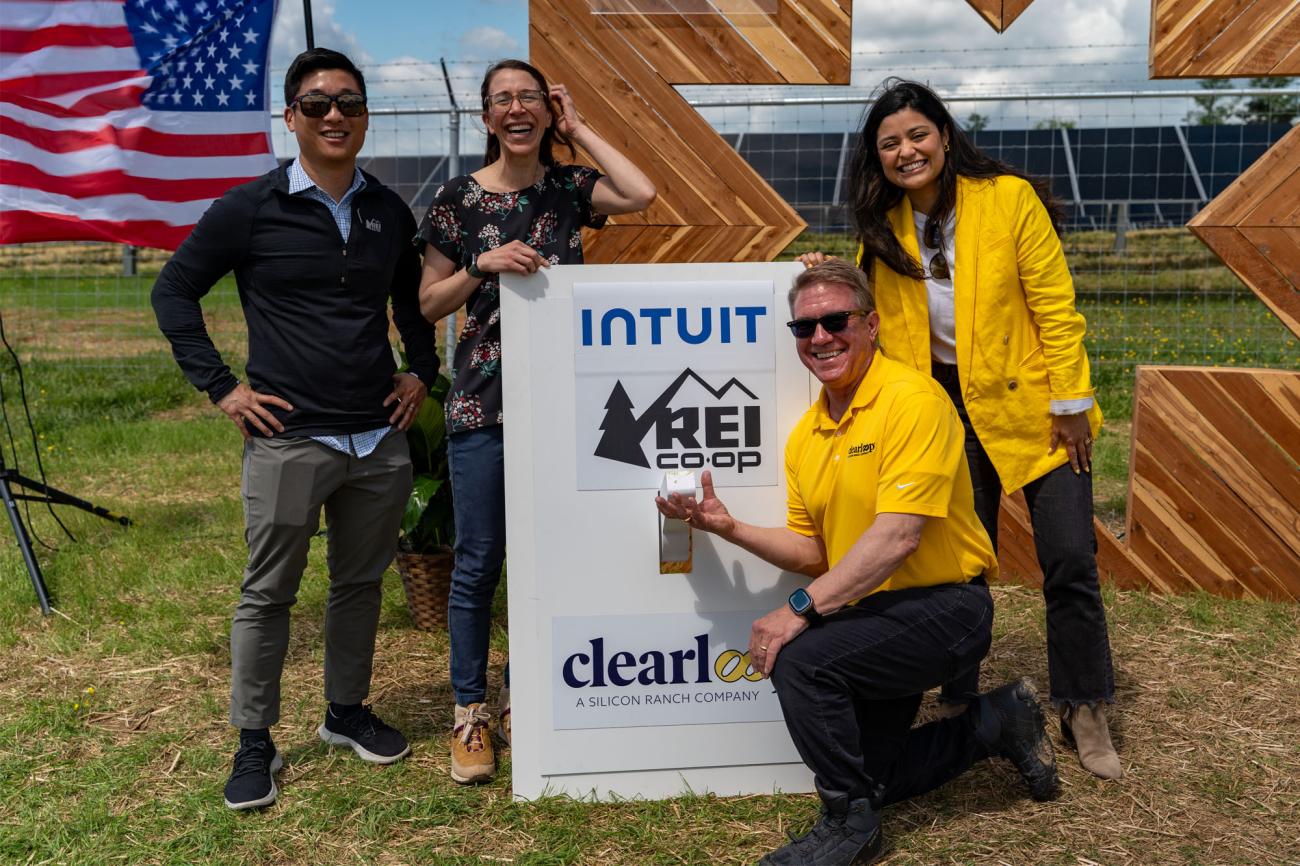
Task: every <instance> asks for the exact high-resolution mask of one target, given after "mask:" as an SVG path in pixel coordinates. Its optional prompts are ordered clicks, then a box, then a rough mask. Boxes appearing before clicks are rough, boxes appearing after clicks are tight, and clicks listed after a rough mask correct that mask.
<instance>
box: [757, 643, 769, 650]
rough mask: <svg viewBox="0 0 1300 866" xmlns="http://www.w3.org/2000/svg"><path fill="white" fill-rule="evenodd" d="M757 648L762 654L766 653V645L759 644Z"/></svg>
mask: <svg viewBox="0 0 1300 866" xmlns="http://www.w3.org/2000/svg"><path fill="white" fill-rule="evenodd" d="M758 648H759V649H761V650H762V651H763V652H767V644H765V643H761V644H759V645H758Z"/></svg>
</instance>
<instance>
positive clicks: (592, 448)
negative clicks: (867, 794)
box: [501, 262, 814, 798]
mask: <svg viewBox="0 0 1300 866" xmlns="http://www.w3.org/2000/svg"><path fill="white" fill-rule="evenodd" d="M802 269H803V266H802V265H800V264H798V263H795V262H786V263H781V264H770V263H768V264H717V265H711V264H704V265H700V264H689V265H685V264H683V265H582V266H578V265H557V266H555V267H552V268H545V269H543V270H541V271H539V272H538V273H536V274H532V275H530V276H519V275H513V274H503V275H502V281H501V283H502V293H501V326H502V346H503V349H502V352H503V358H502V393H503V397H504V401H505V417H506V418H507V419H509V420H508V421H507V422H506V425H505V471H506V531H507V534H508V536H509V538H510V548H509V572H508V573H509V577H508V580H509V595H510V665H511V714H512V720H513V731H512V738H511V746H510V750H511V753H510V764H511V772H512V781H513V784H514V792H515V796H517V797H524V798H532V797H539V796H542V795H544V794H565V793H567V794H570V795H573V796H580V797H593V796H594V797H670V796H676V795H678V794H681V793H682V792H684V791H694V792H697V793H704V792H712V793H716V794H719V795H731V794H744V793H771V792H772V791H775V790H783V791H810V790H812V787H813V786H812V774H811V773H810V772H809V771H808V769H807V767H805V766H804V764H803V763H802V762H801V761H800V760H799V755H798V753H797V752H796V750H795V748H794V745H793V744H792V743H791V742H790V736H789V734H788V733H787V731H786V727H785V722H784V720H783V719H782V716H781V712H780V706H779V705H778V703H777V700H776V695H775V694H773V691H772V684H771V683H770V682H769V681H767V680H762V679H761V678H757V674H755V673H754V671H753V670H752V669H751V668H750V667H749V665H748V660H747V659H745V658H744V653H745V650H746V648H747V646H748V642H749V629H750V625H751V624H752V622H753V620H754V619H755V618H756V617H757V616H759V615H762V614H764V613H766V612H769V611H772V610H774V609H776V608H777V607H778V606H780V605H782V604H784V603H785V599H786V597H787V596H788V595H789V594H790V592H791V591H792V590H793V589H794V588H795V587H797V586H803V585H806V583H807V579H806V578H804V577H802V576H800V575H794V574H788V573H785V572H782V571H780V570H779V569H777V568H774V567H773V566H772V565H770V564H768V563H766V562H763V561H762V560H760V559H759V558H758V557H756V556H754V555H753V554H750V553H747V552H746V551H744V550H742V549H741V548H739V547H736V546H734V545H731V544H727V543H725V542H722V541H719V540H718V539H716V538H714V537H713V536H711V535H709V534H707V533H702V532H699V531H693V532H692V536H691V543H690V548H689V558H690V562H691V570H690V572H688V573H680V574H679V573H673V574H661V573H660V552H661V551H660V528H659V527H660V520H659V513H658V512H657V511H656V510H655V506H654V497H655V494H656V493H657V492H658V491H659V489H660V485H661V483H662V482H663V476H664V474H665V473H666V472H669V471H671V469H675V468H677V467H676V466H671V464H674V463H680V462H688V463H689V462H691V461H694V460H700V461H702V464H703V465H701V466H699V467H697V468H696V469H694V470H690V471H694V472H696V474H697V475H698V474H699V473H700V472H701V471H702V470H703V469H712V471H713V477H714V479H715V484H716V485H717V489H718V492H719V494H720V495H721V496H722V497H723V498H724V500H725V501H726V503H727V506H728V508H730V509H731V512H732V513H733V514H735V515H736V516H737V517H738V518H740V519H742V520H746V521H749V522H752V523H756V524H759V525H766V526H780V525H782V524H783V523H784V522H785V498H786V497H785V477H784V476H785V473H784V471H783V465H782V463H783V461H782V456H783V454H784V445H785V438H786V436H788V435H789V431H790V430H791V428H793V426H794V424H795V422H796V421H797V420H798V419H799V416H800V415H802V414H803V412H804V411H805V410H806V409H807V408H808V405H809V403H810V402H811V399H812V394H813V393H814V391H813V388H812V387H811V385H810V379H809V376H808V372H807V370H805V369H804V368H803V365H802V364H800V363H799V359H798V356H797V355H796V353H795V349H794V340H793V338H792V337H791V336H790V333H789V331H788V330H787V329H786V328H784V327H782V323H783V322H784V321H785V320H786V319H787V318H789V314H788V306H787V304H786V292H787V290H788V288H789V286H790V283H791V281H792V280H793V278H794V277H795V276H796V275H797V274H798V273H799V272H800V271H801V270H802ZM706 309H707V310H709V312H708V313H707V317H708V318H707V323H708V324H707V327H706V325H705V322H706V318H705V316H706V313H705V312H704V311H705V310H706ZM620 310H621V311H622V312H618V311H620ZM584 311H586V312H584ZM665 311H667V312H665ZM724 311H725V313H724ZM687 369H690V370H691V372H692V373H693V374H694V376H689V375H688V376H687V378H686V379H684V380H683V381H682V383H681V385H680V387H677V388H676V390H674V391H672V392H671V393H670V394H668V396H667V397H665V398H664V401H665V407H664V409H663V411H664V412H666V413H669V415H670V416H671V417H672V419H673V420H671V421H669V422H668V423H667V426H663V425H661V423H660V422H661V420H662V417H663V416H662V415H656V416H655V417H654V423H653V424H652V423H650V421H651V418H650V417H647V416H646V412H647V411H648V410H649V409H650V407H651V406H653V405H654V404H655V403H656V401H657V400H658V399H659V398H660V397H661V396H662V395H664V394H665V393H667V392H669V390H670V386H671V385H672V384H673V383H674V382H675V380H676V379H677V377H679V376H681V375H682V374H683V373H684V372H685V371H686V370H687ZM695 377H698V380H697V379H696V378H695ZM701 380H702V381H701ZM733 380H734V382H733ZM728 383H732V384H730V385H728ZM620 384H621V386H622V391H623V392H624V393H625V394H626V396H627V403H628V404H630V406H625V407H624V409H625V411H624V412H623V414H622V416H621V423H627V422H628V420H629V418H630V419H631V422H632V424H631V425H630V429H631V431H632V432H631V434H630V435H629V436H628V437H626V439H624V440H623V446H627V443H628V442H629V441H630V442H632V443H634V444H635V445H637V446H638V447H639V449H640V451H641V453H642V454H643V456H644V462H645V463H648V464H649V466H645V465H632V464H631V463H627V462H624V461H621V460H615V459H612V458H610V457H608V456H603V457H602V456H598V455H597V453H596V452H597V449H598V448H599V447H600V443H601V440H602V437H603V435H604V432H605V431H603V430H602V429H601V426H602V423H603V422H604V420H605V415H606V414H607V412H608V410H607V406H606V404H608V403H609V402H610V396H611V395H612V394H613V393H614V392H615V390H616V386H617V385H620ZM741 386H743V388H744V389H745V390H747V391H748V392H750V394H752V398H751V396H750V395H749V394H745V393H744V391H742V390H741ZM755 410H756V411H757V414H758V419H757V420H756V421H753V420H750V418H751V415H752V412H753V411H755ZM747 413H751V415H747ZM611 420H612V419H611ZM606 426H608V425H606ZM638 427H641V428H644V429H643V430H642V431H641V435H639V436H638V435H637V428H638ZM656 428H659V429H656ZM661 432H662V435H663V437H664V439H666V444H665V443H661V440H660V434H661ZM691 437H693V441H691ZM696 444H698V446H699V447H698V448H696V447H694V446H695V445H696ZM661 446H662V447H661ZM620 447H622V446H620ZM628 450H629V451H631V447H630V446H629V447H628ZM739 452H755V453H757V454H758V455H759V456H758V459H757V461H756V462H754V465H752V466H751V465H748V464H749V462H751V461H750V460H749V458H746V459H745V461H743V462H744V463H745V464H746V465H745V466H744V471H743V472H742V471H741V467H740V466H739V465H735V466H727V465H725V464H726V463H727V458H726V457H720V456H719V455H722V454H726V453H737V454H738V453H739ZM685 455H698V457H689V458H686V457H685ZM735 462H736V463H737V464H739V463H741V462H742V461H741V460H740V459H739V457H738V458H737V460H736V461H735ZM670 466H671V469H670V468H668V467H670Z"/></svg>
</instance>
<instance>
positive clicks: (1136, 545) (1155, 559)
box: [1125, 489, 1241, 598]
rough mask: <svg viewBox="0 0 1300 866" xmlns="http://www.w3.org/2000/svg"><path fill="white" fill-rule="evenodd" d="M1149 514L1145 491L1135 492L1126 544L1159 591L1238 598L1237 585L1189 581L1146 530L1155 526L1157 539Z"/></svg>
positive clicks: (1239, 591) (1238, 588) (1154, 523)
mask: <svg viewBox="0 0 1300 866" xmlns="http://www.w3.org/2000/svg"><path fill="white" fill-rule="evenodd" d="M1150 514H1151V508H1150V506H1149V505H1148V499H1147V496H1146V492H1145V490H1143V489H1138V490H1136V491H1135V495H1134V497H1133V511H1132V515H1133V528H1132V531H1131V532H1129V534H1128V536H1127V537H1126V539H1125V540H1126V541H1127V543H1128V548H1129V550H1130V551H1132V553H1133V555H1134V556H1135V557H1137V558H1138V559H1139V560H1140V561H1141V562H1142V563H1143V564H1144V565H1146V567H1147V568H1148V570H1150V571H1151V572H1152V573H1153V574H1154V575H1157V579H1158V580H1159V581H1161V583H1162V584H1163V586H1162V587H1161V589H1162V591H1164V592H1167V593H1187V592H1196V591H1197V590H1202V589H1203V590H1206V591H1208V592H1213V593H1214V594H1216V595H1227V596H1229V597H1232V598H1236V597H1240V595H1241V586H1240V584H1238V583H1237V582H1236V581H1226V582H1224V583H1223V585H1222V586H1220V584H1219V583H1218V582H1214V581H1211V582H1210V584H1209V585H1208V586H1205V585H1202V584H1200V583H1197V582H1196V581H1194V580H1192V578H1191V576H1190V575H1189V574H1188V573H1187V572H1186V571H1184V570H1183V568H1182V566H1181V565H1180V564H1179V563H1178V561H1176V560H1175V559H1174V558H1173V557H1172V556H1170V555H1169V554H1168V553H1166V552H1165V549H1164V548H1163V547H1162V546H1161V545H1160V544H1159V543H1158V542H1157V540H1156V537H1155V536H1153V535H1152V533H1151V531H1150V529H1149V527H1150V526H1156V527H1157V531H1156V535H1158V534H1159V522H1158V521H1156V520H1154V518H1153V519H1151V520H1148V519H1147V518H1148V516H1149V515H1150Z"/></svg>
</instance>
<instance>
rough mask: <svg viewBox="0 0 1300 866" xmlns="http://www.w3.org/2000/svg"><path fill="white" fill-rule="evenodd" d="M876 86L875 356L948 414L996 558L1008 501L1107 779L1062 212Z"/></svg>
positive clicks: (1093, 413) (1084, 404)
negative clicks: (925, 374) (926, 387)
mask: <svg viewBox="0 0 1300 866" xmlns="http://www.w3.org/2000/svg"><path fill="white" fill-rule="evenodd" d="M882 88H883V92H882V93H881V95H880V97H879V98H878V99H877V100H876V101H875V103H874V104H873V105H872V106H871V108H870V110H869V111H868V112H867V116H866V120H865V121H864V123H863V128H862V135H861V137H860V139H859V141H858V145H857V149H856V151H855V153H854V155H853V161H852V165H851V167H850V176H849V189H850V195H851V196H852V200H851V209H852V212H853V220H854V224H855V227H856V228H857V231H858V235H859V239H860V241H861V247H860V249H859V253H858V261H859V264H860V265H861V267H862V268H863V269H864V270H866V271H867V273H868V274H870V275H871V278H872V282H873V283H874V287H875V292H876V302H877V304H878V306H879V310H880V321H881V327H880V344H881V348H882V350H883V351H884V352H885V354H886V355H888V356H889V357H891V358H893V359H895V360H898V361H903V362H904V363H908V364H911V365H913V366H915V367H916V368H917V369H922V370H929V371H931V373H932V375H933V376H934V377H935V378H936V379H937V380H938V381H939V382H941V383H942V384H943V386H944V388H945V390H947V392H948V394H949V396H950V397H951V398H952V401H953V403H955V404H956V406H957V410H958V414H959V415H960V417H961V419H962V422H963V423H964V424H965V426H966V455H967V461H968V463H969V465H970V471H971V477H972V480H973V481H974V485H973V486H974V490H975V507H976V511H977V513H978V514H979V516H980V521H981V522H982V523H983V524H984V527H985V529H986V530H988V533H989V537H990V538H991V539H992V540H993V544H994V547H995V549H996V546H997V538H998V524H997V521H998V506H999V500H1000V498H1001V494H1002V491H1003V490H1005V491H1006V492H1007V493H1012V492H1014V491H1016V490H1023V491H1024V494H1025V502H1026V504H1027V505H1028V507H1029V514H1030V520H1031V522H1032V524H1033V530H1034V544H1035V547H1036V549H1037V554H1038V561H1039V564H1040V565H1041V566H1042V570H1043V595H1044V598H1045V600H1046V605H1047V661H1048V673H1049V678H1050V680H1051V697H1052V703H1053V704H1054V705H1055V706H1056V707H1057V709H1058V711H1059V713H1060V717H1061V728H1062V732H1063V733H1064V735H1065V737H1066V739H1067V741H1070V742H1072V743H1073V744H1075V745H1076V747H1077V749H1078V753H1079V760H1080V763H1082V764H1083V766H1084V767H1085V768H1087V769H1088V770H1089V771H1090V772H1092V773H1093V774H1095V775H1097V776H1100V777H1102V778H1106V779H1116V778H1119V777H1120V776H1121V774H1122V770H1121V767H1120V763H1119V757H1118V756H1117V755H1116V753H1115V749H1114V746H1113V745H1112V743H1111V738H1110V731H1109V726H1108V723H1107V719H1106V710H1105V705H1106V704H1109V703H1113V701H1114V696H1115V686H1114V674H1113V672H1112V666H1111V655H1110V643H1109V639H1108V637H1107V634H1106V613H1105V610H1104V608H1103V606H1102V601H1101V593H1100V589H1099V587H1098V581H1097V564H1096V537H1095V535H1094V534H1093V509H1092V474H1091V471H1092V443H1093V439H1094V437H1095V436H1096V435H1097V432H1098V430H1099V429H1100V426H1101V420H1102V419H1101V412H1100V410H1099V408H1098V406H1097V402H1096V399H1095V397H1094V389H1093V385H1092V380H1091V374H1090V371H1089V365H1088V355H1087V352H1086V351H1085V350H1084V345H1083V336H1084V319H1083V316H1082V315H1080V314H1079V312H1078V310H1077V309H1076V308H1075V304H1074V285H1073V282H1072V281H1071V279H1070V271H1069V268H1068V267H1067V265H1066V262H1065V254H1064V252H1063V250H1062V249H1061V241H1060V237H1059V230H1060V220H1061V216H1062V210H1061V207H1060V205H1059V204H1058V203H1057V202H1056V201H1055V199H1054V198H1053V197H1052V194H1051V191H1050V189H1049V187H1048V185H1047V183H1046V182H1044V181H1042V180H1038V179H1035V178H1031V177H1028V176H1027V175H1025V174H1024V173H1023V172H1021V171H1019V170H1017V169H1015V168H1013V167H1011V166H1010V165H1007V164H1006V163H1003V162H1000V161H998V160H996V159H993V158H992V157H990V156H988V155H986V154H984V153H982V152H981V151H980V150H979V149H978V148H976V147H975V146H974V144H972V143H971V141H970V139H969V138H968V137H967V136H966V135H965V133H963V132H962V130H961V129H960V128H959V127H958V126H957V124H956V122H955V121H954V120H953V118H952V115H951V114H950V113H949V112H948V109H947V108H946V107H945V106H944V104H943V102H942V101H941V100H940V99H939V97H938V96H937V95H935V93H934V92H933V91H931V90H930V89H929V88H927V87H924V86H923V85H920V84H915V83H913V82H908V81H902V80H899V79H889V80H887V81H886V82H885V83H884V85H883V86H882ZM823 258H824V256H822V255H821V254H820V253H810V254H807V255H805V256H803V257H802V260H803V261H804V263H805V264H808V265H812V264H816V263H817V262H819V261H821V260H822V259H823ZM978 673H979V672H978V671H973V672H971V673H970V674H969V675H968V676H967V677H965V678H959V679H958V680H956V681H954V682H950V683H948V684H947V685H945V687H944V689H943V693H942V694H941V696H940V701H941V704H942V712H943V713H944V714H945V715H958V714H960V713H961V712H963V711H964V710H965V709H966V707H967V705H968V703H969V699H970V696H971V695H974V694H976V693H977V692H978Z"/></svg>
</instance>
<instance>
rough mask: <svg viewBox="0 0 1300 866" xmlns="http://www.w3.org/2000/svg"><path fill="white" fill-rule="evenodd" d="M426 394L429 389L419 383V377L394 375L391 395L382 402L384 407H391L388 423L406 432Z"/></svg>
mask: <svg viewBox="0 0 1300 866" xmlns="http://www.w3.org/2000/svg"><path fill="white" fill-rule="evenodd" d="M428 394H429V389H428V388H427V387H425V384H424V383H423V382H421V381H420V377H419V376H412V375H411V374H410V373H394V374H393V393H391V394H389V395H388V398H387V399H386V400H384V405H385V406H392V407H393V414H392V415H391V416H389V418H388V423H389V424H392V425H393V426H394V427H396V428H397V429H398V430H406V429H407V428H408V427H410V426H411V424H412V423H413V422H414V421H415V415H416V413H417V412H419V411H420V404H421V403H423V402H424V398H425V397H426V396H428Z"/></svg>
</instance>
